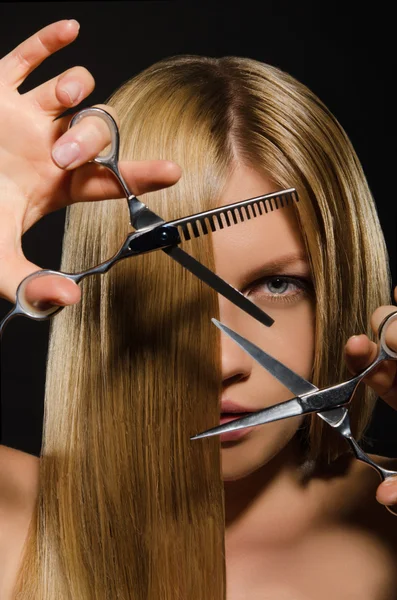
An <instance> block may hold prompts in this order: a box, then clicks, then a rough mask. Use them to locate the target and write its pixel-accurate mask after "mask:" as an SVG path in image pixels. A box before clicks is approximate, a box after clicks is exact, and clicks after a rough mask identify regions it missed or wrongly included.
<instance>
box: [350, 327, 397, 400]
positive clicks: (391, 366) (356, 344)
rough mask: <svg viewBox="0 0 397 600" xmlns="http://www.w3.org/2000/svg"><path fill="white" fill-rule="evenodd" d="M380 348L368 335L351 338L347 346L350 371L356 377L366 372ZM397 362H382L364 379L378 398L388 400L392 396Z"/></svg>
mask: <svg viewBox="0 0 397 600" xmlns="http://www.w3.org/2000/svg"><path fill="white" fill-rule="evenodd" d="M378 352H379V350H378V346H377V345H376V344H375V343H374V342H372V341H371V340H370V339H369V338H368V337H367V336H366V335H364V334H362V335H356V336H352V337H351V338H349V340H348V341H347V344H346V346H345V359H346V364H347V367H348V369H349V371H350V372H351V373H352V374H353V375H356V374H358V373H361V372H362V371H364V370H365V369H366V368H367V367H368V366H369V365H370V364H371V363H372V362H373V361H374V360H375V358H376V356H377V355H378ZM395 373H396V364H395V362H394V361H393V362H391V361H390V362H389V361H387V362H382V363H380V364H379V366H378V367H376V368H375V369H373V371H371V372H370V373H369V375H367V376H366V377H364V379H363V381H364V383H365V384H366V385H369V386H370V387H371V388H372V389H373V390H374V391H375V393H376V394H377V395H378V396H381V397H382V398H383V399H385V400H387V399H388V396H390V395H392V392H393V389H394V385H395V381H394V380H395Z"/></svg>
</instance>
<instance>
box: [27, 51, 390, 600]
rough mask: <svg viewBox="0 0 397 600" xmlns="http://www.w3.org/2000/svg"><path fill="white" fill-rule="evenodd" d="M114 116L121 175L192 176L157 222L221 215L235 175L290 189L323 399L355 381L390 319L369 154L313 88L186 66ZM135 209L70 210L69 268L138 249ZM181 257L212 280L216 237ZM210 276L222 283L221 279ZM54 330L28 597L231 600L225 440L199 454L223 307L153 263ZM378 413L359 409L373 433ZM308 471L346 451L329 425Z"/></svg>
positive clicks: (125, 102) (264, 69)
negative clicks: (349, 372)
mask: <svg viewBox="0 0 397 600" xmlns="http://www.w3.org/2000/svg"><path fill="white" fill-rule="evenodd" d="M110 104H111V105H112V106H114V107H115V108H116V110H117V111H118V114H119V117H120V129H121V140H122V148H121V152H122V157H124V158H127V157H128V158H129V159H162V158H165V159H170V160H174V161H175V162H177V163H178V164H180V165H181V167H182V169H183V176H182V178H181V180H180V181H179V182H178V183H177V184H176V185H175V186H174V187H172V188H170V189H167V190H164V191H159V192H153V193H150V194H148V195H147V196H146V197H145V198H144V200H145V202H146V203H147V204H148V205H149V206H150V207H151V208H152V209H153V210H155V211H156V212H158V213H159V214H160V215H162V216H163V217H164V218H165V219H167V218H172V217H177V216H179V215H185V214H189V213H192V212H198V211H200V210H203V209H206V208H207V207H210V206H213V205H214V204H216V201H217V198H218V197H219V195H220V194H221V192H222V189H223V187H224V185H225V183H226V179H227V177H228V174H229V173H230V169H231V167H232V166H233V165H235V164H236V163H239V162H240V163H243V164H247V165H250V166H254V167H255V168H256V169H257V170H258V171H260V172H263V173H265V174H268V175H270V176H271V179H272V180H273V181H274V182H275V185H277V186H281V187H291V186H294V187H296V188H297V190H298V193H299V196H300V200H301V201H300V203H299V204H298V205H297V211H298V215H299V219H300V223H301V225H302V231H303V235H304V240H305V243H306V247H307V251H308V255H309V258H310V263H311V267H312V272H313V277H314V284H315V290H316V298H317V303H316V351H315V362H314V366H313V381H314V382H315V383H316V384H317V385H319V386H321V385H326V384H329V383H333V382H336V381H338V380H340V378H341V377H344V376H346V369H345V366H344V359H343V346H344V344H345V341H346V339H347V338H348V337H349V336H350V335H352V334H354V333H359V332H366V333H368V334H369V335H370V331H369V329H368V323H369V316H370V314H371V313H372V311H373V310H374V309H375V307H377V306H378V305H380V304H382V303H385V302H388V301H389V280H388V268H387V258H386V252H385V245H384V241H383V237H382V233H381V230H380V226H379V222H378V218H377V214H376V211H375V208H374V203H373V200H372V198H371V194H370V191H369V189H368V185H367V183H366V180H365V177H364V174H363V172H362V169H361V166H360V163H359V161H358V159H357V156H356V154H355V152H354V150H353V148H352V146H351V144H350V142H349V140H348V138H347V136H346V134H345V133H344V131H343V129H342V128H341V126H340V125H339V124H338V122H337V121H336V120H335V118H334V117H333V116H332V115H331V114H330V113H329V112H328V110H327V109H326V108H325V107H324V105H323V104H322V103H321V102H320V101H319V100H318V99H317V98H316V97H315V96H314V95H313V94H312V93H311V92H310V91H309V90H308V89H307V88H305V87H304V86H303V85H301V84H299V83H298V82H296V81H295V80H294V79H293V78H292V77H290V76H289V75H287V74H286V73H283V72H281V71H280V70H278V69H276V68H273V67H270V66H268V65H265V64H261V63H259V62H257V61H254V60H251V59H242V58H235V57H226V58H222V59H212V58H203V57H196V56H178V57H174V58H171V59H166V60H164V61H161V62H159V63H157V64H155V65H153V66H152V67H150V68H148V69H147V70H146V71H144V72H143V73H141V74H140V75H138V76H137V77H135V78H134V79H132V80H131V81H128V82H127V83H126V84H124V85H123V86H122V87H121V88H120V89H119V90H118V91H117V92H116V93H115V94H114V96H113V97H112V98H111V101H110ZM126 223H128V212H127V205H126V202H125V200H118V201H115V200H112V201H106V202H102V203H94V204H88V203H86V204H77V205H74V206H72V207H71V208H69V209H68V214H67V224H66V231H65V238H64V248H63V257H62V266H61V268H62V270H64V271H70V272H75V271H78V270H80V269H84V268H87V267H88V266H91V265H94V264H97V263H99V262H101V261H103V260H105V259H106V258H108V257H109V256H111V255H112V254H113V253H115V251H116V250H117V249H118V248H119V246H120V244H121V242H122V241H123V239H124V237H125V234H126V232H127V228H126ZM189 244H190V245H189V247H188V248H187V250H188V251H189V252H191V253H194V254H195V256H197V257H198V258H199V260H202V261H203V262H206V263H207V264H208V265H209V266H211V265H212V255H211V250H210V239H209V238H208V239H201V240H197V241H196V242H195V243H194V244H193V243H189ZM212 266H213V265H212ZM83 288H84V289H83V299H82V301H81V303H80V304H78V305H77V306H74V307H70V308H67V309H66V310H64V311H63V312H62V313H61V314H60V315H58V316H57V317H55V319H54V321H53V325H52V330H51V339H50V348H49V358H48V369H47V383H46V396H45V417H44V434H43V447H42V457H41V467H40V469H41V474H40V494H39V498H38V503H37V511H36V514H35V515H34V518H33V519H32V525H31V531H30V536H29V538H28V543H27V544H26V549H25V550H26V551H25V555H24V560H23V564H22V568H21V570H20V577H19V580H18V585H17V592H18V594H17V596H16V597H17V598H20V599H25V598H34V599H35V600H36V599H39V600H43V599H45V600H53V599H54V598H57V599H58V598H60V599H62V600H64V599H69V598H73V599H75V598H79V599H82V600H87V599H91V598H92V599H94V598H95V599H96V600H98V599H99V600H101V599H109V600H114V599H115V598H119V599H123V600H124V599H125V600H127V598H128V599H132V598H134V599H135V598H136V599H139V600H142V599H156V600H157V599H161V600H163V599H167V598H170V599H171V598H172V599H173V600H174V599H175V600H176V599H178V598H181V599H182V598H183V599H186V598H189V599H190V600H194V599H197V600H202V599H203V598H211V599H212V600H220V599H221V598H224V596H225V569H224V553H223V538H224V529H223V528H224V524H223V496H222V482H221V474H220V458H219V441H217V440H216V439H214V438H211V439H207V440H205V441H204V443H203V444H199V443H196V444H190V443H189V436H190V435H191V433H192V432H193V431H199V430H202V429H204V428H206V427H208V426H210V425H212V424H213V423H214V422H215V420H216V418H217V416H218V414H219V413H218V410H219V409H218V397H219V381H220V371H219V341H218V337H217V332H216V328H214V327H211V326H210V317H212V316H216V313H217V299H216V297H215V295H214V294H213V293H212V292H211V291H209V290H208V289H207V288H206V287H205V286H203V285H201V284H200V282H198V281H196V280H195V279H194V278H193V277H192V276H191V275H190V274H188V273H185V272H184V271H183V270H182V269H180V268H179V266H178V265H174V264H173V263H172V261H170V260H169V258H168V257H166V256H165V255H163V253H161V252H155V253H153V254H151V255H146V256H144V257H139V258H134V259H128V260H126V261H122V262H120V263H118V264H117V265H116V266H115V267H114V268H113V269H112V270H111V271H110V272H109V273H108V274H107V275H106V276H104V277H97V278H90V279H87V280H85V282H84V284H83ZM372 405H373V395H371V393H370V392H369V391H368V390H366V391H365V392H361V393H360V394H358V395H357V397H356V400H355V402H354V405H353V406H352V411H351V417H352V424H353V430H354V433H355V434H356V435H361V434H362V432H363V431H364V428H365V426H366V424H367V422H368V419H369V416H370V413H371V409H372ZM308 436H309V441H310V452H311V454H312V456H313V457H316V458H321V457H326V458H327V459H331V458H333V457H335V456H337V455H338V453H340V452H341V451H343V450H344V447H339V445H338V444H337V442H336V441H335V439H334V438H332V437H330V434H329V432H328V430H327V429H325V428H324V424H323V423H322V421H320V419H318V418H314V419H312V421H311V425H310V431H309V433H308Z"/></svg>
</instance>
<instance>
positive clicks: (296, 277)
mask: <svg viewBox="0 0 397 600" xmlns="http://www.w3.org/2000/svg"><path fill="white" fill-rule="evenodd" d="M276 190H277V188H276V187H275V185H274V183H272V182H271V181H270V180H269V179H267V178H266V177H264V176H263V175H260V174H258V173H257V172H256V171H254V170H253V169H251V168H248V167H238V168H236V170H235V171H234V172H233V174H232V176H231V177H230V179H229V180H228V183H227V187H226V189H225V191H224V193H223V195H222V198H221V200H220V203H219V204H220V205H225V204H230V203H232V202H237V201H239V200H243V199H246V198H252V197H255V196H260V195H262V194H267V193H271V192H274V191H276ZM212 240H213V246H214V255H215V266H216V272H217V273H218V274H219V275H220V277H222V278H223V279H225V280H226V281H227V282H228V283H230V284H231V285H233V287H235V288H237V289H239V290H240V291H242V292H243V293H244V294H245V295H247V296H248V297H249V298H250V299H251V300H252V301H253V302H255V304H257V305H258V306H260V307H261V308H263V310H264V311H265V312H267V313H268V314H269V315H270V316H271V317H272V318H273V319H274V320H275V322H274V324H273V325H272V326H271V327H265V326H264V325H261V324H260V323H258V322H257V321H255V320H254V319H253V318H252V317H250V316H249V315H247V314H246V313H244V312H243V311H241V310H240V309H239V308H237V307H236V306H234V305H233V304H232V303H230V302H229V301H228V300H226V299H224V298H223V297H220V299H219V302H220V320H221V322H222V323H224V324H225V325H228V326H229V327H231V328H232V329H234V330H235V331H237V332H238V333H239V334H241V335H243V336H244V337H246V338H247V339H249V340H250V341H251V342H253V343H254V344H256V345H258V346H259V347H261V348H262V349H263V350H265V351H266V352H268V353H269V354H271V355H272V356H274V357H275V358H277V359H278V360H280V361H281V362H283V363H284V364H286V365H287V366H288V367H290V368H291V369H293V370H294V371H295V372H296V373H299V374H300V375H302V376H303V377H305V378H307V379H310V378H311V372H312V365H313V352H314V301H313V295H312V293H311V275H310V268H309V264H308V261H307V256H306V253H305V249H304V244H303V240H302V237H301V233H300V229H299V225H298V221H297V219H296V216H295V212H294V208H293V207H288V208H282V209H280V210H276V211H274V212H271V213H268V214H266V215H263V216H261V217H257V218H255V219H251V220H249V221H246V222H244V223H241V224H239V225H237V226H235V227H230V228H227V229H224V230H221V231H218V232H217V233H216V235H214V236H213V238H212ZM221 348H222V380H223V391H222V398H221V422H222V423H223V422H225V420H226V419H227V418H228V417H229V416H230V413H233V412H238V413H242V412H248V411H256V410H259V409H261V408H265V407H267V406H272V405H273V404H276V403H278V402H281V401H283V400H287V399H288V398H291V397H292V394H291V392H290V391H289V390H287V389H286V388H284V386H283V385H281V383H279V382H278V381H277V380H276V379H274V378H273V377H272V376H271V375H270V374H269V373H267V371H266V370H265V369H263V368H262V367H261V366H260V365H258V363H256V362H254V361H253V360H252V359H251V358H250V356H248V354H246V353H245V352H244V351H243V350H241V349H240V348H239V347H238V346H237V345H236V344H235V343H234V342H233V341H232V340H231V339H230V338H228V337H227V336H226V335H224V334H222V345H221ZM301 422H302V417H294V418H290V419H284V420H281V421H276V422H274V423H269V424H266V425H261V426H258V427H254V428H252V429H245V430H240V431H238V432H232V433H229V434H223V435H222V436H221V443H222V470H223V477H224V479H225V480H232V479H239V478H241V477H244V476H245V475H248V474H249V473H251V472H252V471H255V470H256V469H258V468H259V467H260V466H262V465H264V464H265V463H267V462H268V461H270V460H271V459H272V458H273V457H274V456H275V455H276V454H278V452H280V450H282V448H284V447H285V445H286V444H287V443H288V442H289V440H290V439H291V438H292V437H293V436H294V434H295V432H296V431H297V429H298V427H299V425H300V424H301Z"/></svg>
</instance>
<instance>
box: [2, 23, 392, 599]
mask: <svg viewBox="0 0 397 600" xmlns="http://www.w3.org/2000/svg"><path fill="white" fill-rule="evenodd" d="M78 30H79V26H78V23H76V22H75V21H59V22H57V23H53V24H51V25H49V26H47V27H45V28H43V29H42V30H41V31H39V32H38V33H37V34H35V35H33V36H32V37H31V38H29V39H28V40H26V41H24V42H22V43H21V44H20V45H19V46H18V47H17V48H16V49H15V50H13V51H11V52H10V53H9V54H8V55H7V56H5V57H4V58H3V59H2V60H1V61H0V214H1V218H0V273H1V277H0V296H1V297H3V298H5V299H7V300H9V301H11V302H14V301H15V293H16V289H17V286H18V284H19V283H20V282H21V281H22V279H23V278H24V277H26V276H27V275H29V274H31V273H33V272H34V271H37V270H38V269H39V267H38V266H37V265H35V264H33V263H31V262H29V261H28V260H27V259H26V258H25V257H24V255H23V252H22V248H21V237H22V234H23V233H24V232H25V231H27V230H28V229H29V228H30V227H31V226H32V225H33V224H34V223H35V222H36V221H38V220H39V219H40V218H41V217H42V216H43V215H45V214H47V213H49V212H52V211H54V210H57V209H59V208H62V207H65V206H67V205H68V204H72V203H74V202H78V201H81V202H91V201H98V200H103V199H107V198H114V197H117V196H121V195H122V193H121V190H120V189H119V187H118V184H117V182H116V181H115V179H114V178H113V177H112V176H111V175H110V174H109V173H108V172H107V171H106V170H105V169H101V168H99V167H98V166H97V165H89V164H86V163H87V161H89V160H90V159H92V158H93V157H94V156H96V155H97V154H98V153H99V152H100V151H101V150H103V149H104V148H105V147H106V146H107V145H108V143H109V142H110V139H109V133H108V129H107V127H106V125H105V124H104V123H103V122H102V121H101V120H100V119H95V118H87V119H84V120H83V121H82V122H81V123H79V124H78V125H76V126H75V127H73V128H72V129H71V130H70V131H68V130H67V127H68V123H69V120H70V117H63V118H61V119H57V120H56V121H54V118H55V117H57V116H59V115H60V114H62V113H63V112H64V110H65V109H66V108H70V107H78V104H79V102H81V101H82V100H83V99H84V98H86V97H87V96H88V95H89V94H90V92H91V91H92V89H93V87H94V80H93V78H92V76H91V74H90V73H89V72H88V71H87V70H86V69H84V68H83V67H74V68H72V69H69V70H68V71H66V72H64V73H62V74H61V75H59V76H57V77H56V78H54V79H52V80H50V81H47V82H44V83H43V84H42V85H40V86H38V87H36V88H34V89H32V90H30V91H29V92H27V93H26V94H22V95H21V94H20V93H19V92H18V86H19V85H20V84H21V83H22V82H23V81H24V80H25V78H26V77H27V76H28V75H29V73H31V72H32V71H33V70H34V69H35V68H36V67H37V66H38V65H39V64H40V63H41V62H42V61H43V60H45V59H46V58H47V57H48V56H50V55H51V54H53V53H54V52H56V51H58V50H60V49H61V48H63V47H65V46H67V45H68V44H70V43H71V42H73V41H74V39H75V38H76V37H77V35H78ZM106 108H107V110H110V109H109V108H108V107H106ZM111 112H112V113H113V111H111ZM113 116H114V117H115V118H116V120H117V115H115V114H114V113H113ZM65 143H69V144H72V149H75V150H76V149H77V150H78V156H77V158H75V159H73V161H72V162H70V163H69V164H67V163H65V162H64V161H63V160H62V161H61V158H60V156H59V153H58V152H56V151H57V150H59V148H60V147H61V146H63V145H64V144H65ZM120 170H121V172H122V174H123V177H124V178H125V180H126V181H127V183H128V184H129V186H131V188H132V189H133V190H134V192H135V193H136V194H137V195H141V194H144V193H145V192H148V191H151V190H155V189H160V188H162V187H167V186H169V185H173V184H174V183H176V182H177V181H178V179H179V177H180V176H181V170H180V168H179V167H178V165H176V164H174V163H171V162H169V161H142V162H136V161H135V162H134V161H128V162H122V163H121V165H120ZM274 189H275V188H274V185H272V183H271V181H269V180H268V179H267V178H265V177H263V175H259V174H258V173H256V172H254V171H253V170H252V169H249V168H247V167H242V166H241V165H234V171H233V172H232V175H231V178H230V181H229V182H228V187H227V188H226V189H225V190H224V194H223V196H222V199H221V202H222V203H230V202H233V201H237V200H240V199H243V198H248V197H252V196H256V195H260V194H263V193H266V192H269V191H274ZM215 238H216V239H215ZM281 240H282V243H281ZM214 243H215V248H214V251H215V261H216V266H217V270H218V273H219V275H220V276H221V277H223V278H225V279H226V280H227V281H229V282H230V283H232V284H233V285H235V286H236V287H238V288H239V289H242V290H243V291H244V292H245V293H248V294H249V295H250V297H251V298H252V299H253V300H254V301H255V302H259V303H260V304H261V305H262V303H263V307H264V309H265V310H266V311H267V312H269V313H270V314H272V316H273V317H274V318H275V320H276V323H275V325H274V326H273V327H272V328H264V327H261V326H259V327H258V326H257V324H256V323H255V322H254V321H253V320H252V319H250V318H249V317H247V316H246V315H244V314H242V313H241V312H237V309H235V308H234V307H233V306H231V305H230V304H228V303H227V302H226V301H225V300H223V299H222V298H221V299H220V310H221V320H222V321H223V322H224V323H225V324H227V325H229V326H231V327H232V328H233V329H236V330H237V331H238V332H239V333H241V334H242V335H244V336H245V337H248V338H249V339H250V340H252V341H253V342H254V343H257V344H258V345H259V346H261V347H262V348H264V349H265V350H267V349H268V350H269V352H270V353H271V354H273V355H274V356H276V357H277V358H279V359H280V360H281V361H282V362H284V363H285V364H287V365H288V366H290V367H291V368H292V369H294V370H295V371H297V372H298V373H300V374H301V375H303V376H304V377H306V378H309V379H310V373H311V365H312V358H313V327H314V324H313V299H312V298H310V295H306V294H300V295H299V294H297V295H296V294H295V297H294V298H293V299H292V300H291V301H289V302H285V303H283V302H280V301H279V300H276V301H274V300H272V301H271V300H270V296H268V295H267V294H268V292H269V288H268V287H266V286H265V285H264V284H263V283H262V284H261V285H255V286H253V285H252V284H253V282H254V281H256V282H257V281H258V278H259V277H261V276H263V275H264V273H263V268H264V267H265V266H266V265H268V264H269V262H270V261H272V260H273V261H275V260H279V259H280V256H281V255H283V254H285V253H287V250H288V253H291V252H296V251H299V250H300V251H302V241H301V237H300V233H299V228H298V227H297V223H296V221H295V218H294V214H293V210H291V209H289V208H288V209H283V210H280V211H277V212H276V213H274V214H271V215H267V216H265V217H263V218H258V219H254V220H252V221H249V222H247V223H244V224H242V225H240V226H239V227H236V228H230V229H228V230H225V231H224V232H219V233H217V235H216V236H214ZM248 256H249V261H247V257H248ZM248 263H249V268H247V264H248ZM273 267H274V265H273ZM284 268H285V270H284V271H280V270H279V269H277V272H272V271H271V270H270V271H269V272H267V273H266V274H267V275H272V276H274V275H276V274H277V275H280V274H282V275H285V274H288V275H290V274H294V275H297V274H298V275H305V276H307V275H308V272H307V264H305V261H304V260H303V262H302V261H301V262H299V263H296V264H294V265H292V264H291V265H289V267H288V269H286V267H284ZM258 270H259V272H258ZM260 270H262V272H260ZM272 289H273V292H274V287H273V288H272ZM290 292H291V290H290ZM27 296H28V301H30V302H53V303H57V304H60V305H65V306H66V305H69V304H73V303H76V302H78V301H79V300H80V297H81V293H80V288H79V287H78V286H77V285H76V284H74V283H73V282H71V281H68V280H66V279H64V278H59V277H56V276H52V277H46V278H40V279H38V280H37V281H34V282H32V283H31V285H30V286H28V289H27ZM395 300H396V301H397V297H396V295H395ZM394 308H395V307H390V306H386V307H379V308H378V309H377V310H376V311H375V312H374V314H373V316H372V320H371V324H372V327H373V329H374V331H376V330H377V328H378V326H379V323H380V322H381V320H382V319H383V318H384V316H385V315H386V314H388V313H390V312H391V311H392V310H394ZM357 333H358V334H360V332H357ZM223 338H224V336H223ZM386 342H387V343H388V344H389V346H390V347H391V348H393V349H394V350H397V323H394V324H393V325H392V326H391V327H390V328H389V330H388V333H387V338H386ZM375 354H376V346H375V344H373V343H372V342H370V340H369V339H368V338H367V337H366V336H365V335H358V336H356V337H353V338H351V339H350V340H348V341H347V345H346V360H347V364H348V366H349V369H350V370H351V372H352V373H355V372H359V371H361V370H362V369H363V368H364V367H365V366H366V365H367V364H369V363H370V362H371V361H372V360H373V358H374V356H375ZM222 366H223V387H224V395H225V397H227V398H229V399H230V400H232V401H234V402H238V403H239V404H242V405H243V406H246V407H247V408H250V409H257V408H262V407H263V406H266V405H268V404H272V403H276V402H279V401H281V400H283V399H287V398H288V397H290V395H289V392H287V391H285V390H284V389H283V388H282V386H280V384H278V383H277V382H275V381H273V380H272V378H271V377H270V375H268V374H267V373H266V372H265V371H264V370H263V369H260V367H259V366H257V365H254V364H253V363H252V361H251V359H250V358H249V357H248V356H246V355H245V354H244V353H243V352H242V351H240V350H239V349H238V347H237V346H235V345H234V344H233V343H232V342H231V341H230V340H228V339H222ZM365 382H366V383H367V384H368V385H370V386H371V387H373V388H374V390H375V391H376V393H377V394H378V395H380V396H381V397H382V398H383V399H384V400H385V401H387V402H388V403H389V404H390V405H392V406H394V407H395V408H397V400H396V398H397V381H396V365H395V363H387V364H383V365H382V366H381V367H379V368H378V370H377V372H376V373H372V374H371V375H370V376H369V377H368V378H367V379H366V380H365ZM299 424H300V420H299V419H288V420H286V421H281V422H279V423H273V424H269V425H266V426H262V427H258V428H256V430H252V431H251V432H250V433H248V434H247V435H246V436H244V437H243V438H241V439H240V440H238V441H236V442H232V443H231V442H228V443H225V444H223V448H222V461H223V472H224V477H225V489H226V510H227V525H228V527H227V538H226V544H227V559H228V564H229V566H230V565H231V566H232V567H233V565H234V566H235V567H236V569H237V568H238V565H240V568H244V564H245V563H244V560H242V553H243V552H244V551H245V550H247V556H248V554H249V553H248V549H249V548H253V547H255V544H256V542H258V541H259V540H258V535H259V532H260V533H261V539H260V541H261V543H263V541H264V540H263V532H264V531H266V536H267V538H266V540H267V541H268V542H269V541H271V540H272V536H273V539H277V540H279V539H280V536H281V538H283V539H285V540H289V541H290V542H291V540H293V539H298V538H299V536H302V531H303V530H304V528H305V519H313V516H315V511H316V508H315V507H314V504H315V502H313V501H312V499H313V498H315V500H316V502H317V501H318V500H319V499H321V489H320V491H318V489H317V491H316V492H315V493H312V491H311V490H312V487H310V486H309V488H308V490H309V492H307V490H306V491H302V488H301V482H302V479H303V477H304V472H303V471H302V467H301V465H300V455H299V447H298V445H297V441H296V435H295V434H296V431H297V429H298V427H299ZM265 428H266V429H265ZM352 482H353V483H352V485H351V487H350V488H349V490H348V494H347V495H346V496H345V497H343V498H342V500H343V502H346V503H348V502H349V498H350V496H354V494H355V493H356V492H357V487H355V484H354V482H355V479H354V478H353V479H352ZM327 489H328V490H329V488H327ZM344 491H345V492H346V488H344ZM306 492H307V493H306ZM327 493H328V492H327ZM339 496H340V494H339ZM335 497H336V496H335ZM377 499H378V500H379V501H380V502H383V503H389V504H393V503H394V502H395V501H396V500H397V480H395V481H389V482H385V483H383V484H381V485H380V486H379V487H378V491H377ZM292 501H293V502H292ZM317 504H318V502H317ZM312 505H313V506H312ZM286 515H287V516H288V518H286ZM303 516H304V518H303ZM351 555H354V552H353V553H351ZM235 561H236V562H235ZM241 565H243V567H241ZM270 567H271V568H272V565H270ZM229 570H230V569H229ZM268 572H269V570H268ZM235 597H236V598H237V597H238V596H235ZM241 597H243V596H241ZM251 597H253V596H251ZM273 597H274V596H273ZM306 597H307V596H306Z"/></svg>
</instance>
